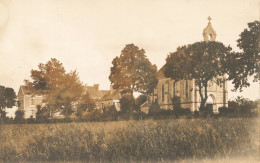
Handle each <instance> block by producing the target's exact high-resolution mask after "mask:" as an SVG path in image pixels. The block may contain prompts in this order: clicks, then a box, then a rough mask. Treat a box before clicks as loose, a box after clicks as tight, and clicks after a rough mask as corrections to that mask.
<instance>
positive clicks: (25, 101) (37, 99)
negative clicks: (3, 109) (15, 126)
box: [18, 86, 44, 119]
mask: <svg viewBox="0 0 260 163" xmlns="http://www.w3.org/2000/svg"><path fill="white" fill-rule="evenodd" d="M37 106H41V107H42V106H44V103H43V96H39V95H33V94H32V93H31V92H30V91H29V90H28V89H27V87H26V86H20V88H19V92H18V109H19V110H22V111H24V118H25V119H28V118H36V113H37Z"/></svg>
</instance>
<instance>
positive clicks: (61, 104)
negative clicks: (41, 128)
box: [25, 58, 84, 116]
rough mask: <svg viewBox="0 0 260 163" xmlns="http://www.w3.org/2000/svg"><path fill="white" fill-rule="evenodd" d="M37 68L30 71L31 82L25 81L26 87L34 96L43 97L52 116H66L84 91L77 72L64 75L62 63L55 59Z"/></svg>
mask: <svg viewBox="0 0 260 163" xmlns="http://www.w3.org/2000/svg"><path fill="white" fill-rule="evenodd" d="M38 68H39V70H31V79H32V81H30V80H25V83H26V85H27V86H28V88H29V89H31V91H32V92H33V93H34V94H40V95H44V98H45V100H46V103H47V105H48V107H49V108H50V112H51V115H52V116H53V113H54V112H56V111H62V113H63V114H64V115H65V116H68V115H69V114H70V113H71V111H72V106H74V105H75V103H76V102H77V100H79V98H80V96H81V95H82V93H83V91H84V86H83V84H82V82H81V81H80V80H79V77H78V73H77V71H76V70H75V71H71V72H70V73H66V71H65V68H64V67H63V65H62V63H61V62H59V61H58V60H57V59H55V58H52V59H51V60H50V61H48V62H47V63H46V64H43V63H40V64H39V65H38Z"/></svg>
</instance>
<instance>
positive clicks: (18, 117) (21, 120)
mask: <svg viewBox="0 0 260 163" xmlns="http://www.w3.org/2000/svg"><path fill="white" fill-rule="evenodd" d="M14 121H15V122H16V123H24V122H25V119H24V112H23V111H22V110H17V111H16V112H15V118H14Z"/></svg>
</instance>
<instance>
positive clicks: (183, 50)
mask: <svg viewBox="0 0 260 163" xmlns="http://www.w3.org/2000/svg"><path fill="white" fill-rule="evenodd" d="M230 51H231V48H230V47H226V46H224V45H223V44H222V43H220V42H196V43H194V44H192V45H188V46H183V47H180V48H178V49H177V51H176V52H174V53H170V55H169V56H168V57H167V59H166V64H165V70H164V74H165V76H166V77H169V78H172V79H174V80H175V81H179V80H192V79H195V85H196V86H197V87H198V88H199V95H200V98H201V104H200V107H201V108H204V107H205V104H206V101H207V98H208V94H207V88H208V83H209V82H210V81H211V82H215V83H217V84H218V85H219V84H221V83H222V82H224V80H225V79H224V78H223V75H224V74H225V73H226V72H227V68H226V64H225V63H226V56H227V55H229V54H230Z"/></svg>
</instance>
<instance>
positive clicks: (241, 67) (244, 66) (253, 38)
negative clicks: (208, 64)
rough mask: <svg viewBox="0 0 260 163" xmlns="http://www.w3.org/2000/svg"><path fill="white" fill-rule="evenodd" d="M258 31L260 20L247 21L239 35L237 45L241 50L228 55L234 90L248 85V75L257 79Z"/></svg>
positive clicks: (259, 61) (259, 57)
mask: <svg viewBox="0 0 260 163" xmlns="http://www.w3.org/2000/svg"><path fill="white" fill-rule="evenodd" d="M259 31H260V22H259V21H255V22H251V23H248V28H247V29H244V31H243V32H241V34H240V35H239V36H240V38H239V39H238V40H237V46H238V47H239V48H240V49H241V52H237V53H233V55H231V56H229V63H228V65H229V66H230V67H229V79H230V80H233V81H232V83H233V84H234V88H235V90H237V89H240V91H242V88H243V87H248V86H249V85H250V84H249V82H248V77H249V76H254V81H258V79H259V63H260V56H259V52H260V48H259V41H260V40H259Z"/></svg>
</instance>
